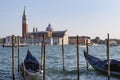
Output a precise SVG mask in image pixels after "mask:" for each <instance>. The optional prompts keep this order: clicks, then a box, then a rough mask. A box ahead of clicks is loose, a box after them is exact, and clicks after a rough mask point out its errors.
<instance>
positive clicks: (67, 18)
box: [0, 0, 120, 39]
mask: <svg viewBox="0 0 120 80" xmlns="http://www.w3.org/2000/svg"><path fill="white" fill-rule="evenodd" d="M6 1H7V0H1V5H0V10H1V13H0V17H1V18H0V21H1V22H0V23H1V29H0V32H1V34H0V37H6V36H8V35H12V34H14V35H22V33H21V32H22V25H21V23H22V18H21V16H22V14H23V9H24V6H26V12H27V15H28V23H29V25H28V26H29V31H32V29H33V27H37V28H38V29H39V30H40V31H42V30H45V28H46V27H47V26H48V24H49V23H51V25H52V27H53V28H54V29H55V30H64V29H67V30H68V33H69V35H70V36H76V35H80V36H82V35H84V36H90V37H91V38H95V37H96V36H98V37H100V38H102V39H105V38H106V37H107V33H109V34H110V37H111V38H117V39H120V35H119V32H120V31H119V29H120V23H119V22H120V11H119V8H120V5H119V3H120V1H119V0H116V1H113V0H100V1H96V0H91V1H89V0H86V1H78V0H77V1H72V0H66V1H64V0H61V1H55V0H52V1H41V0H40V1H39V0H36V1H32V0H29V1H24V0H21V1H19V0H16V1H7V2H6Z"/></svg>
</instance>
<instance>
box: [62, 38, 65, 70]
mask: <svg viewBox="0 0 120 80" xmlns="http://www.w3.org/2000/svg"><path fill="white" fill-rule="evenodd" d="M62 61H63V71H65V66H64V64H65V63H64V40H63V38H62Z"/></svg>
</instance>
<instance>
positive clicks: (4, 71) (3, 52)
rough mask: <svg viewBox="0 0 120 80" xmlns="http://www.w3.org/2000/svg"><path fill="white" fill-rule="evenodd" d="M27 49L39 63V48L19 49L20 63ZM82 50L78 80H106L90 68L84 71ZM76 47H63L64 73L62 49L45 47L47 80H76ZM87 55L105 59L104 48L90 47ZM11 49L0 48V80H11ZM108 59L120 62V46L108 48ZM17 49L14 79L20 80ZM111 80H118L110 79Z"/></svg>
mask: <svg viewBox="0 0 120 80" xmlns="http://www.w3.org/2000/svg"><path fill="white" fill-rule="evenodd" d="M27 49H29V50H30V51H31V53H32V54H33V55H34V56H35V57H36V58H37V59H38V60H39V62H40V61H41V59H40V58H41V46H28V47H21V48H20V63H21V62H22V61H23V60H24V58H25V56H26V52H27ZM83 49H85V47H80V80H108V79H107V76H105V75H102V74H101V73H98V72H96V71H95V70H94V69H93V68H92V67H91V66H89V69H88V70H86V61H85V59H84V55H83ZM76 51H77V50H76V45H65V46H64V52H65V72H63V69H62V66H63V65H62V48H61V46H60V45H54V46H50V45H47V46H46V76H47V80H77V54H76ZM89 54H92V55H94V56H96V57H99V58H101V59H106V46H105V45H98V46H90V47H89ZM11 56H12V49H11V48H10V47H5V48H3V47H2V46H0V80H12V74H11V72H12V70H11V66H12V64H11V63H12V58H11ZM110 58H114V59H117V60H120V46H113V47H110ZM17 60H18V59H17V48H15V78H16V80H22V77H21V75H20V74H19V73H18V72H17ZM111 80H120V79H119V78H115V77H111Z"/></svg>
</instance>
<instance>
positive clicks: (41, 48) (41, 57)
mask: <svg viewBox="0 0 120 80" xmlns="http://www.w3.org/2000/svg"><path fill="white" fill-rule="evenodd" d="M41 65H42V69H43V40H42V42H41Z"/></svg>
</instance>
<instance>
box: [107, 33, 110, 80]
mask: <svg viewBox="0 0 120 80" xmlns="http://www.w3.org/2000/svg"><path fill="white" fill-rule="evenodd" d="M107 37H108V39H107V61H108V80H110V57H109V54H110V45H109V41H110V39H109V34H107Z"/></svg>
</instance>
